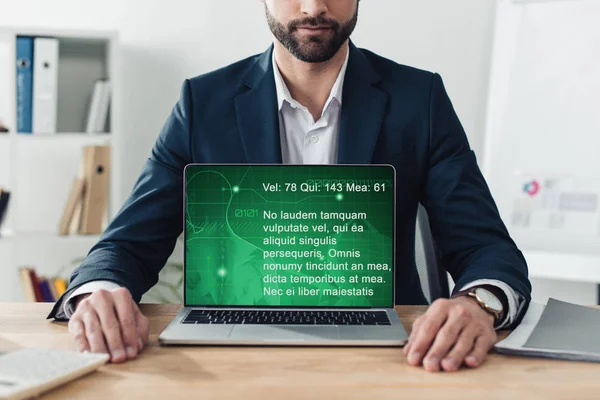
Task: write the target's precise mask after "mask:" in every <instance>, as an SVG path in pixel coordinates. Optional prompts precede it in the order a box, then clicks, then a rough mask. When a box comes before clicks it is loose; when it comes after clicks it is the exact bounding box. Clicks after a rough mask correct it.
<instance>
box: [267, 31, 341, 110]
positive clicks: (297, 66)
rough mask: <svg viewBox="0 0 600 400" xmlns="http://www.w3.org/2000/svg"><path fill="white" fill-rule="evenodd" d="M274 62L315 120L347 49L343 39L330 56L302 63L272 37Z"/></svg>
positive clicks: (295, 95) (292, 93)
mask: <svg viewBox="0 0 600 400" xmlns="http://www.w3.org/2000/svg"><path fill="white" fill-rule="evenodd" d="M274 51H275V62H276V63H277V66H278V67H279V72H280V73H281V76H282V77H283V80H284V81H285V84H286V86H287V88H288V90H289V91H290V94H291V95H292V97H293V98H294V100H296V101H297V102H298V103H300V104H302V105H303V106H304V107H306V108H308V111H309V112H310V113H311V115H312V116H313V119H314V120H315V121H317V120H318V119H319V118H321V114H322V113H323V108H324V107H325V103H326V102H327V99H328V98H329V94H330V93H331V89H332V88H333V85H334V84H335V81H336V79H337V77H338V75H339V73H340V70H341V69H342V66H343V65H344V61H346V55H347V53H348V51H349V46H348V42H346V43H345V44H344V45H343V46H342V47H341V48H340V50H339V51H338V52H337V53H336V55H335V56H333V58H331V60H329V61H326V62H324V63H306V62H303V61H300V60H298V59H297V58H296V57H294V56H293V55H292V54H290V52H288V51H287V49H286V48H285V47H283V45H282V44H281V43H279V42H278V41H275V49H274Z"/></svg>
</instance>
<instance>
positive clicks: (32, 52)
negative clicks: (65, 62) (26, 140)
mask: <svg viewBox="0 0 600 400" xmlns="http://www.w3.org/2000/svg"><path fill="white" fill-rule="evenodd" d="M59 44H60V41H59V39H57V38H49V37H30V36H18V37H17V60H16V61H17V76H16V83H17V132H18V133H24V134H31V133H36V134H51V133H56V132H57V124H56V121H57V105H58V84H59V82H58V67H59ZM109 103H110V85H109V82H108V81H107V80H98V81H97V82H96V83H95V85H94V88H93V93H92V96H91V101H90V105H89V111H88V119H87V123H86V132H88V133H94V132H104V131H105V127H106V121H107V116H108V108H109Z"/></svg>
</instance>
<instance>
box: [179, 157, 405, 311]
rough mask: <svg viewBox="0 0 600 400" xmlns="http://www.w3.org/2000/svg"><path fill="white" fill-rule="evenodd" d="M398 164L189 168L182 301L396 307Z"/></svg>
mask: <svg viewBox="0 0 600 400" xmlns="http://www.w3.org/2000/svg"><path fill="white" fill-rule="evenodd" d="M394 186H395V172H394V169H393V167H391V166H377V165H348V166H343V165H279V164H277V165H248V164H244V165H238V164H236V165H223V164H219V165H210V164H193V165H188V166H187V168H186V169H185V189H184V190H185V221H184V223H185V229H184V235H185V290H184V291H185V294H184V296H185V301H184V302H185V305H186V306H218V307H221V306H223V307H225V306H229V307H288V308H289V307H392V306H393V304H394V226H395V215H394V213H395V210H394V200H395V189H394Z"/></svg>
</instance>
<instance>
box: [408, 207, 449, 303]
mask: <svg viewBox="0 0 600 400" xmlns="http://www.w3.org/2000/svg"><path fill="white" fill-rule="evenodd" d="M415 264H416V266H417V272H418V274H419V279H420V281H421V288H422V289H423V294H424V295H425V298H426V299H427V301H429V304H431V303H432V302H433V301H434V300H437V299H439V298H448V297H450V290H449V286H448V275H447V273H446V270H445V269H444V268H443V266H442V262H441V253H440V250H439V248H438V247H437V246H436V244H435V241H434V239H433V236H432V234H431V227H430V225H429V217H428V216H427V211H426V210H425V208H424V207H423V206H422V205H421V204H419V209H418V211H417V222H416V230H415Z"/></svg>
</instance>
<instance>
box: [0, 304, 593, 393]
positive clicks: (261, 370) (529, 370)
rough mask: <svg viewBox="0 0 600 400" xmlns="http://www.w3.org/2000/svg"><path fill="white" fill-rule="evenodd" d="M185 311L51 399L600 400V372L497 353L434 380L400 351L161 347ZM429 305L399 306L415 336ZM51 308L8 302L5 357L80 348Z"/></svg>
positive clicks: (165, 316)
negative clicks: (133, 352) (132, 352)
mask: <svg viewBox="0 0 600 400" xmlns="http://www.w3.org/2000/svg"><path fill="white" fill-rule="evenodd" d="M179 307H180V306H177V305H143V306H142V311H143V312H144V313H145V314H146V315H147V316H149V318H150V320H151V321H152V324H151V344H150V346H149V347H148V348H147V349H146V350H145V351H144V352H143V353H142V354H141V355H140V357H139V359H138V360H136V361H133V362H128V363H125V364H120V365H107V366H105V367H103V368H102V369H101V370H100V371H99V372H96V373H94V374H92V375H89V376H87V377H85V378H82V379H80V380H77V381H75V382H72V383H70V384H68V385H66V386H63V387H62V388H59V389H56V390H54V391H52V392H50V393H48V395H46V396H44V398H47V399H75V398H86V399H87V398H90V399H106V398H108V399H122V398H123V399H124V398H127V399H137V398H140V399H141V398H143V399H155V398H156V399H162V398H170V399H175V398H203V399H244V400H245V399H261V400H265V399H269V398H275V399H326V398H343V399H444V400H451V399H467V398H468V399H477V400H488V399H528V400H532V399H543V400H548V399H598V398H600V364H590V363H571V362H563V361H550V360H537V359H524V358H518V357H507V356H501V355H498V354H491V355H490V356H489V357H488V359H487V361H486V362H485V364H484V365H483V366H482V367H480V368H479V369H475V370H462V371H460V372H457V373H435V374H433V373H428V372H425V371H424V370H422V369H421V368H415V367H410V366H409V365H408V364H407V363H406V361H405V359H404V357H403V355H402V352H401V351H400V349H398V348H267V347H246V348H234V347H221V348H217V347H208V348H202V347H160V346H158V344H157V336H158V334H159V333H160V332H161V330H162V329H163V328H164V327H165V326H166V325H167V323H168V322H169V321H170V320H171V318H172V317H173V316H174V315H175V314H176V312H177V311H178V310H179ZM424 310H425V308H424V307H398V313H399V314H400V318H401V319H402V321H403V322H404V324H405V325H406V327H407V328H409V327H410V326H411V325H412V322H413V321H414V319H415V318H416V317H417V316H418V315H420V314H421V313H423V312H424ZM49 311H50V305H49V304H35V303H13V304H7V303H4V304H1V303H0V350H7V349H16V348H20V347H42V348H60V349H69V348H73V346H72V342H71V338H70V336H69V333H68V331H67V327H66V324H65V323H56V322H49V321H46V319H45V318H46V315H47V314H48V312H49Z"/></svg>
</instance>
